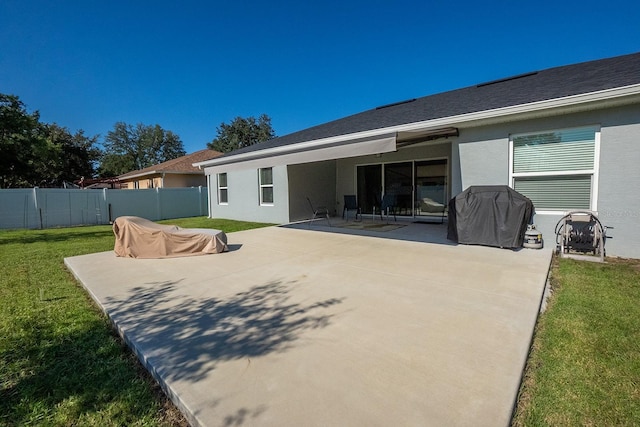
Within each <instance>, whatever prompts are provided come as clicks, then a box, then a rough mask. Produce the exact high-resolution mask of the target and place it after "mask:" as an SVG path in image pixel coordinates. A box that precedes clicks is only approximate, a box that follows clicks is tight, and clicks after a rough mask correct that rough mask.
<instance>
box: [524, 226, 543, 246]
mask: <svg viewBox="0 0 640 427" xmlns="http://www.w3.org/2000/svg"><path fill="white" fill-rule="evenodd" d="M522 246H524V247H525V248H529V249H541V248H542V233H540V232H539V231H538V230H536V225H535V224H529V225H527V231H525V232H524V243H523V244H522Z"/></svg>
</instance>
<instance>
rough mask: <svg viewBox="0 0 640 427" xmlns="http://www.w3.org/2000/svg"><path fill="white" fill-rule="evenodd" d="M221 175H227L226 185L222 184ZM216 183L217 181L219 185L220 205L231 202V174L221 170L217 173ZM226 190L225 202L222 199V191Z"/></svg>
mask: <svg viewBox="0 0 640 427" xmlns="http://www.w3.org/2000/svg"><path fill="white" fill-rule="evenodd" d="M221 175H225V181H226V185H221V182H220V176H221ZM216 183H217V187H218V204H219V205H228V204H229V175H227V173H226V172H221V173H218V174H216ZM223 191H225V195H226V201H225V202H223V201H221V200H222V198H221V195H222V192H223Z"/></svg>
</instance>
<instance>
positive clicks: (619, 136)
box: [451, 105, 640, 258]
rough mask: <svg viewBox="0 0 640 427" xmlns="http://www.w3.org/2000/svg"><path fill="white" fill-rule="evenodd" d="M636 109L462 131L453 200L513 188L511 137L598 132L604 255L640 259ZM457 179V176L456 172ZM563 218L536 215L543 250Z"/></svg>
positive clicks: (454, 166)
mask: <svg viewBox="0 0 640 427" xmlns="http://www.w3.org/2000/svg"><path fill="white" fill-rule="evenodd" d="M639 117H640V106H639V105H630V106H626V107H618V108H611V109H607V110H594V111H588V112H584V113H576V114H566V115H559V116H550V117H545V118H540V119H535V120H526V121H514V122H509V123H503V124H499V125H493V126H484V127H476V128H463V129H460V137H459V138H458V139H457V140H456V141H455V142H454V144H453V147H452V156H453V159H452V162H451V163H452V170H453V171H454V173H453V174H452V175H453V176H452V184H453V190H454V191H453V193H452V194H453V195H455V194H457V193H459V192H460V191H463V190H464V189H466V188H468V187H469V186H471V185H511V183H510V182H509V167H510V165H509V138H510V135H511V134H518V133H527V132H544V131H549V130H557V129H566V128H573V127H580V126H594V125H595V126H599V127H600V132H601V133H600V157H599V169H598V178H599V183H598V197H597V208H598V209H597V210H598V214H599V218H600V220H601V222H602V223H603V225H608V226H612V227H614V229H613V230H610V231H609V232H608V235H609V236H611V237H613V238H611V239H609V240H608V241H607V244H606V249H607V254H608V255H614V256H621V257H635V258H640V249H638V248H639V247H640V244H639V242H640V198H639V197H637V194H638V190H637V189H638V188H640V167H639V166H638V165H639V164H640V145H639V141H640V123H639V119H638V118H639ZM457 171H459V173H460V175H459V176H457V175H456V172H457ZM458 180H459V181H458ZM561 216H562V214H561V213H558V214H536V215H535V218H534V222H535V223H536V225H537V227H538V229H539V230H540V231H541V232H542V233H543V238H544V240H545V245H547V246H549V245H552V246H555V234H554V229H555V225H556V223H557V222H558V220H559V219H560V218H561Z"/></svg>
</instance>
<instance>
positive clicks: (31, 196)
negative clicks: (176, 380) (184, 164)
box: [0, 187, 208, 228]
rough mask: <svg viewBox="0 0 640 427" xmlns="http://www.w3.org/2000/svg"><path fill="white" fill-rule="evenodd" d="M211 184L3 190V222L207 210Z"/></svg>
mask: <svg viewBox="0 0 640 427" xmlns="http://www.w3.org/2000/svg"><path fill="white" fill-rule="evenodd" d="M207 206H208V202H207V188H206V187H193V188H155V189H148V190H110V189H102V190H77V189H58V188H19V189H2V190H0V228H51V227H70V226H74V225H92V224H93V225H96V224H109V223H111V222H112V221H113V220H114V219H116V218H117V217H119V216H123V215H134V216H140V217H143V218H146V219H149V220H152V221H157V220H160V219H170V218H185V217H192V216H202V215H207V214H208V211H207V209H208V208H207Z"/></svg>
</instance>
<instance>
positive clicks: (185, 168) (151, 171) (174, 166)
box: [118, 149, 222, 181]
mask: <svg viewBox="0 0 640 427" xmlns="http://www.w3.org/2000/svg"><path fill="white" fill-rule="evenodd" d="M220 155H222V153H221V152H219V151H215V150H209V149H205V150H200V151H196V152H195V153H192V154H187V155H186V156H182V157H178V158H176V159H172V160H167V161H166V162H163V163H159V164H157V165H153V166H149V167H148V168H144V169H140V170H136V171H131V172H127V173H125V174H123V175H120V176H119V177H118V179H120V180H121V181H123V180H127V179H133V178H140V177H144V176H147V175H157V174H163V173H164V174H182V175H185V174H186V175H189V174H202V173H203V172H202V170H201V169H199V168H197V167H195V166H193V164H194V163H198V162H204V161H206V160H210V159H213V158H214V157H218V156H220Z"/></svg>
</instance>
